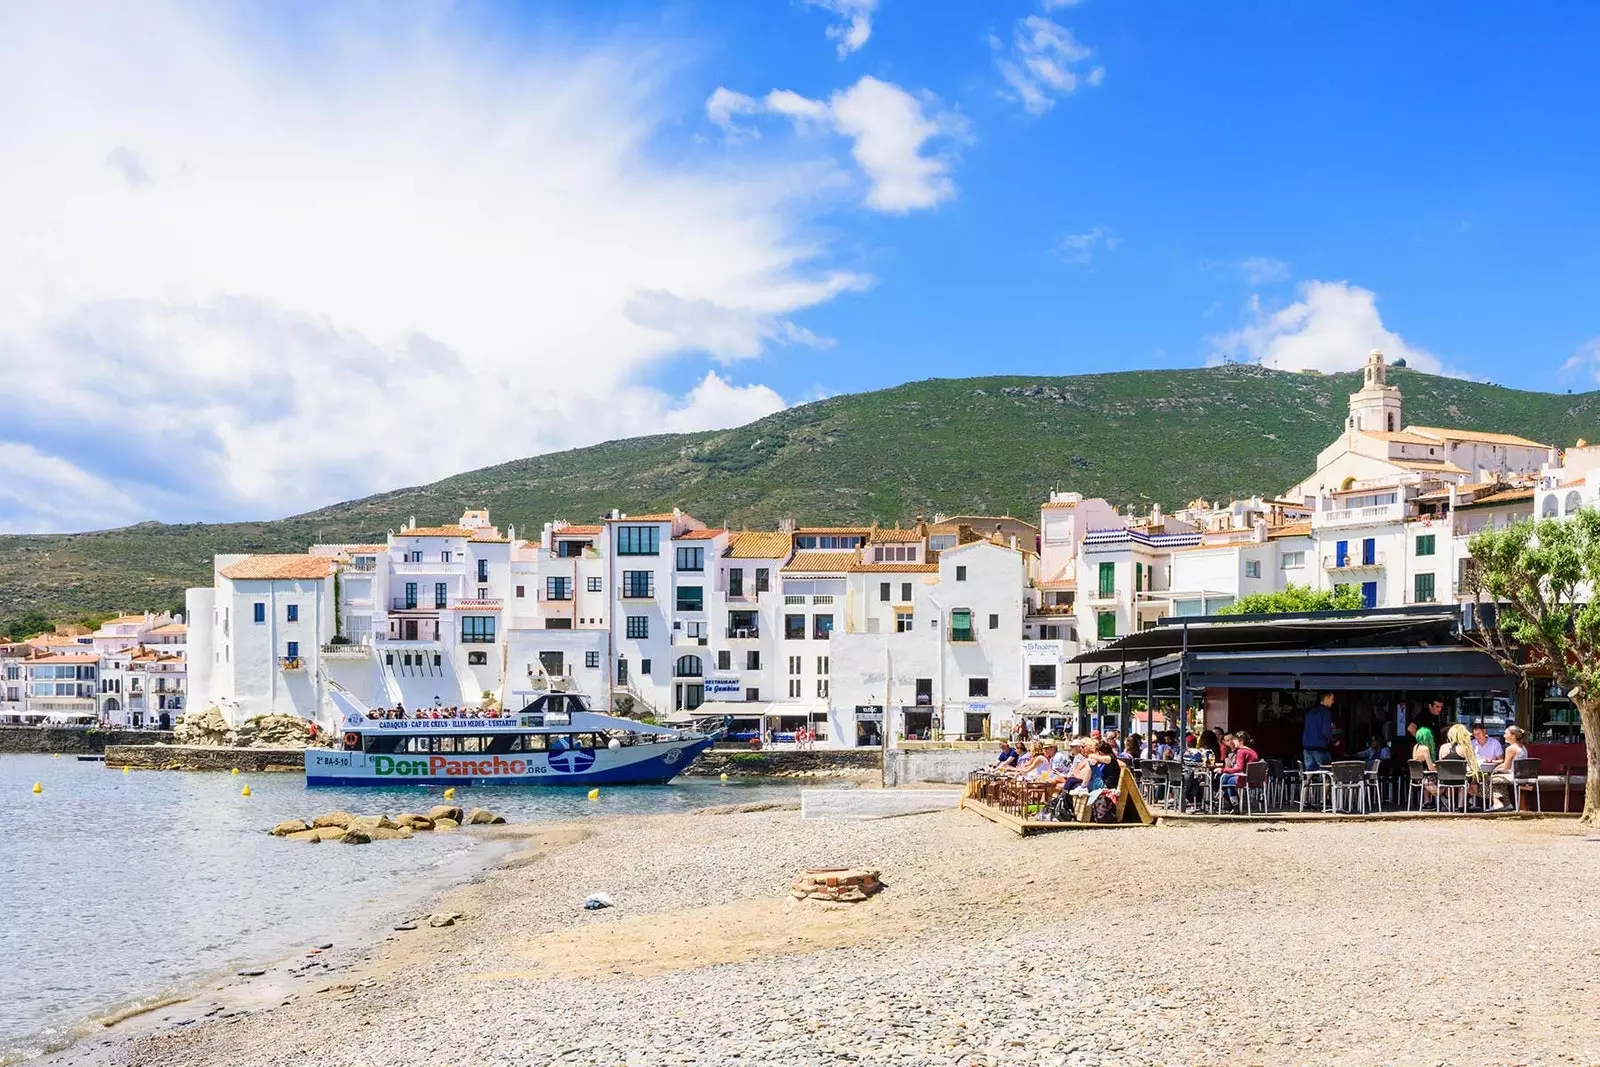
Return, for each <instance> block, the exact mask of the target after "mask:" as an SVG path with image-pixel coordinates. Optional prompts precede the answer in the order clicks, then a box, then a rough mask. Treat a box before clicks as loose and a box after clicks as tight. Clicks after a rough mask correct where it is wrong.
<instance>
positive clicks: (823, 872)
mask: <svg viewBox="0 0 1600 1067" xmlns="http://www.w3.org/2000/svg"><path fill="white" fill-rule="evenodd" d="M882 888H883V883H882V882H880V881H879V880H878V872H877V871H873V870H867V869H865V868H860V867H813V868H811V869H809V870H806V871H802V872H801V873H800V874H797V875H795V878H794V881H792V882H790V883H789V895H790V896H791V897H793V898H794V899H795V900H822V901H827V902H829V903H840V904H858V903H860V902H861V901H863V900H866V899H867V898H868V897H870V896H871V895H872V894H874V893H876V892H878V891H879V890H880V889H882Z"/></svg>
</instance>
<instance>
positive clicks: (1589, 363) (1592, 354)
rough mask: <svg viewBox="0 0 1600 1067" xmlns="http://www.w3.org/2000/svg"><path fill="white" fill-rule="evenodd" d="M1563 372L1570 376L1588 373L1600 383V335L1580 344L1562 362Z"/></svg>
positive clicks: (1565, 375)
mask: <svg viewBox="0 0 1600 1067" xmlns="http://www.w3.org/2000/svg"><path fill="white" fill-rule="evenodd" d="M1561 374H1562V376H1563V377H1569V376H1571V375H1574V374H1582V375H1587V376H1588V377H1590V378H1592V379H1594V381H1595V382H1597V383H1600V337H1595V338H1592V339H1590V340H1588V341H1585V342H1584V343H1583V344H1581V345H1579V346H1578V350H1577V351H1576V352H1574V353H1572V355H1570V356H1568V357H1567V361H1566V362H1565V363H1563V364H1561Z"/></svg>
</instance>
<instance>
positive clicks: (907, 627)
mask: <svg viewBox="0 0 1600 1067" xmlns="http://www.w3.org/2000/svg"><path fill="white" fill-rule="evenodd" d="M911 626H912V621H911V612H909V611H897V612H895V613H894V632H895V633H897V634H908V633H910V632H911Z"/></svg>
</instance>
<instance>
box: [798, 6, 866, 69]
mask: <svg viewBox="0 0 1600 1067" xmlns="http://www.w3.org/2000/svg"><path fill="white" fill-rule="evenodd" d="M805 2H806V3H807V4H809V5H810V6H812V7H820V8H822V9H823V10H825V11H830V12H832V13H833V14H835V15H837V16H839V20H840V21H838V22H836V23H834V24H833V25H831V26H829V27H828V30H827V33H828V40H830V41H835V42H837V43H838V47H839V58H840V59H843V58H844V57H846V56H848V55H849V54H850V53H852V52H859V51H861V46H862V45H864V44H866V43H867V38H869V37H871V36H872V13H873V11H875V10H876V9H877V7H878V0H805Z"/></svg>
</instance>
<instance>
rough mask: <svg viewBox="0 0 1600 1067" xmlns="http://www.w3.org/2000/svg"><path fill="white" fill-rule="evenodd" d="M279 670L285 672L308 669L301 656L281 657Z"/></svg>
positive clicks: (279, 658)
mask: <svg viewBox="0 0 1600 1067" xmlns="http://www.w3.org/2000/svg"><path fill="white" fill-rule="evenodd" d="M278 669H279V670H285V671H303V670H305V669H306V661H305V660H303V659H301V658H300V657H299V656H279V657H278Z"/></svg>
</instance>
